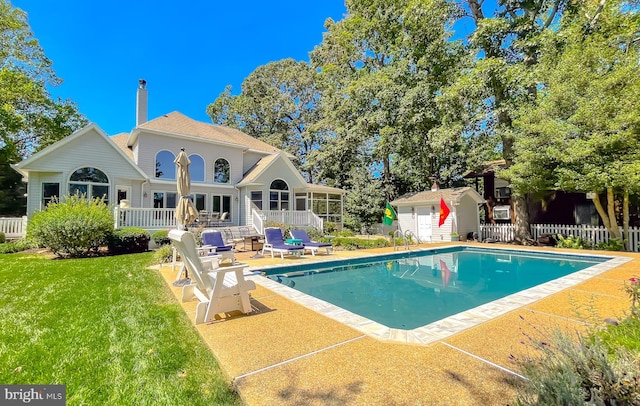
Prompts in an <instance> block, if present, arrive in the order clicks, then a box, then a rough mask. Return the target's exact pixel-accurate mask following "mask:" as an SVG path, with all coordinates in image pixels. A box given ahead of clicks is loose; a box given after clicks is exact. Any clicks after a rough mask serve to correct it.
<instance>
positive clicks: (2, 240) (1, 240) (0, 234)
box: [0, 231, 7, 244]
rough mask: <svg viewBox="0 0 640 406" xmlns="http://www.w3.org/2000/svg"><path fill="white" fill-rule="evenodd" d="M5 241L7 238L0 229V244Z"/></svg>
mask: <svg viewBox="0 0 640 406" xmlns="http://www.w3.org/2000/svg"><path fill="white" fill-rule="evenodd" d="M5 242H7V238H6V236H5V235H4V233H3V232H2V231H0V244H4V243H5Z"/></svg>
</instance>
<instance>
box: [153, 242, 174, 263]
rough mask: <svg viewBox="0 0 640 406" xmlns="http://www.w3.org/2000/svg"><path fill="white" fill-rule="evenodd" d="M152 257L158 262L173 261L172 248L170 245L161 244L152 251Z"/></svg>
mask: <svg viewBox="0 0 640 406" xmlns="http://www.w3.org/2000/svg"><path fill="white" fill-rule="evenodd" d="M153 259H154V260H155V261H156V263H158V264H166V263H167V262H171V261H173V249H172V248H171V245H162V246H160V247H159V248H158V249H157V250H156V252H154V253H153Z"/></svg>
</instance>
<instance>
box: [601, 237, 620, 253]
mask: <svg viewBox="0 0 640 406" xmlns="http://www.w3.org/2000/svg"><path fill="white" fill-rule="evenodd" d="M623 248H624V244H622V241H621V240H620V239H619V238H612V239H610V240H609V241H602V242H599V243H598V245H596V249H597V250H604V251H622V249H623Z"/></svg>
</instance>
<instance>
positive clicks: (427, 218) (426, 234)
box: [418, 207, 432, 241]
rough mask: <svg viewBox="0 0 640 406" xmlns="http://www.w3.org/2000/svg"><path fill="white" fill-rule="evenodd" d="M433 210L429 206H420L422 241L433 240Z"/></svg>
mask: <svg viewBox="0 0 640 406" xmlns="http://www.w3.org/2000/svg"><path fill="white" fill-rule="evenodd" d="M431 224H432V223H431V210H430V209H429V208H427V207H419V208H418V238H419V239H420V241H431V239H432V229H431V227H432V225H431Z"/></svg>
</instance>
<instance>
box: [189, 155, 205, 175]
mask: <svg viewBox="0 0 640 406" xmlns="http://www.w3.org/2000/svg"><path fill="white" fill-rule="evenodd" d="M189 161H191V165H189V175H191V181H192V182H204V159H202V157H201V156H200V155H197V154H191V155H189Z"/></svg>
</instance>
